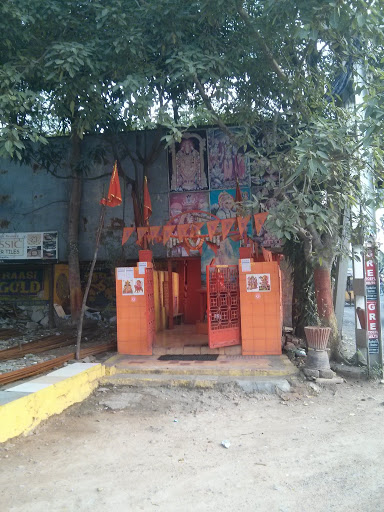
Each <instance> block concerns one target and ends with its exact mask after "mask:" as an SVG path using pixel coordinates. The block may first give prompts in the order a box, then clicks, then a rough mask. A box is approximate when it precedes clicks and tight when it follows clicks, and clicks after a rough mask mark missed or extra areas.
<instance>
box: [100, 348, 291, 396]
mask: <svg viewBox="0 0 384 512" xmlns="http://www.w3.org/2000/svg"><path fill="white" fill-rule="evenodd" d="M104 365H105V377H103V379H102V383H103V384H113V385H116V386H118V385H125V386H135V387H138V386H181V387H200V388H212V387H220V386H222V385H225V384H231V383H235V384H236V385H239V386H240V387H241V388H242V389H243V390H244V391H249V392H251V391H263V392H275V391H276V389H281V390H283V391H288V390H289V384H288V381H289V380H290V379H292V378H295V377H296V376H297V375H298V369H297V368H296V366H294V365H293V364H292V363H291V362H290V360H289V359H288V358H287V357H286V356H284V355H282V356H226V355H219V356H218V358H217V360H216V361H159V359H158V356H157V355H154V356H128V355H116V356H114V357H112V358H110V359H109V360H108V361H106V362H105V363H104Z"/></svg>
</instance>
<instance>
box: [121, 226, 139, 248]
mask: <svg viewBox="0 0 384 512" xmlns="http://www.w3.org/2000/svg"><path fill="white" fill-rule="evenodd" d="M134 231H136V228H124V229H123V239H122V241H121V245H124V244H125V243H126V242H128V239H129V237H130V236H131V235H132V233H133V232H134Z"/></svg>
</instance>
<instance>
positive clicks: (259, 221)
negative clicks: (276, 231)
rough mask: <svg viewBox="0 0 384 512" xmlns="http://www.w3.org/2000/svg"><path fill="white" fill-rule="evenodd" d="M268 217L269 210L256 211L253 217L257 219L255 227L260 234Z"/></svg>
mask: <svg viewBox="0 0 384 512" xmlns="http://www.w3.org/2000/svg"><path fill="white" fill-rule="evenodd" d="M267 217H268V212H263V213H255V215H254V216H253V218H254V219H255V229H256V233H257V234H258V235H259V234H260V231H261V228H262V227H263V224H264V222H265V219H266V218H267Z"/></svg>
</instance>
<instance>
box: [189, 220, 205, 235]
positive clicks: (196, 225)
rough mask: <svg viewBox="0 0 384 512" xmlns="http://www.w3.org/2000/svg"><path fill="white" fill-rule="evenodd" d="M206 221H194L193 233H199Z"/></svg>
mask: <svg viewBox="0 0 384 512" xmlns="http://www.w3.org/2000/svg"><path fill="white" fill-rule="evenodd" d="M204 224H205V222H194V223H193V224H192V228H191V233H194V234H195V235H198V234H199V231H200V229H201V228H202V227H203V226H204Z"/></svg>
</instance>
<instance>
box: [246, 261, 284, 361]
mask: <svg viewBox="0 0 384 512" xmlns="http://www.w3.org/2000/svg"><path fill="white" fill-rule="evenodd" d="M243 261H244V262H246V263H244V264H243V262H242V260H240V261H239V285H240V314H241V344H242V354H243V355H279V354H281V333H282V309H281V279H280V268H279V264H278V263H277V262H276V261H273V262H263V263H255V262H253V261H249V260H248V261H247V260H243Z"/></svg>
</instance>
